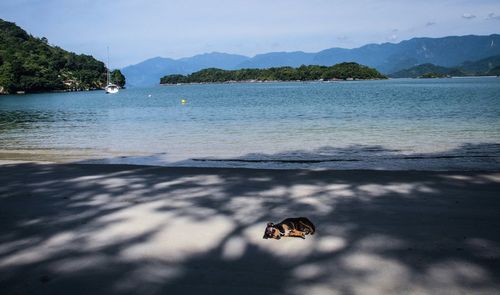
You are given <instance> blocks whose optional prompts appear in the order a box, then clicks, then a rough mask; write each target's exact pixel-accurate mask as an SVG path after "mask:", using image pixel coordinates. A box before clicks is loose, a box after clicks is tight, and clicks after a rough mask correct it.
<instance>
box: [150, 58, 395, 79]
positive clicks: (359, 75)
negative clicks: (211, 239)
mask: <svg viewBox="0 0 500 295" xmlns="http://www.w3.org/2000/svg"><path fill="white" fill-rule="evenodd" d="M348 79H356V80H366V79H386V77H385V76H384V75H382V74H380V73H379V72H378V71H377V70H375V69H372V68H369V67H366V66H363V65H359V64H357V63H352V62H351V63H340V64H337V65H334V66H330V67H326V66H301V67H298V68H292V67H280V68H269V69H241V70H232V71H231V70H221V69H215V68H210V69H204V70H201V71H198V72H195V73H192V74H190V75H187V76H183V75H169V76H165V77H163V78H161V80H160V83H161V84H179V83H221V82H242V81H245V82H256V81H313V80H348Z"/></svg>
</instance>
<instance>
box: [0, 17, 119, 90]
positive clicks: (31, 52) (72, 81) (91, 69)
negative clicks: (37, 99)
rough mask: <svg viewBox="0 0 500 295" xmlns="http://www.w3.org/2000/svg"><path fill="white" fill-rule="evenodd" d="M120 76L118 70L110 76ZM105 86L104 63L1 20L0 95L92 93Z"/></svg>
mask: <svg viewBox="0 0 500 295" xmlns="http://www.w3.org/2000/svg"><path fill="white" fill-rule="evenodd" d="M120 75H121V73H119V70H117V71H115V72H114V73H113V76H114V77H117V78H119V77H120ZM117 82H119V83H124V82H125V80H124V78H123V81H117ZM105 83H106V67H105V65H104V63H102V62H100V61H98V60H96V59H95V58H93V57H92V56H89V55H84V54H80V55H78V54H75V53H73V52H68V51H66V50H63V49H61V48H59V47H57V46H51V45H49V43H48V40H47V39H46V38H43V37H42V38H37V37H33V36H31V35H29V34H28V33H26V31H24V30H23V29H21V28H20V27H18V26H16V25H15V24H14V23H11V22H7V21H4V20H2V19H0V93H3V94H7V93H16V92H18V91H24V92H42V91H55V90H60V91H64V90H91V89H98V88H102V87H103V86H104V84H105Z"/></svg>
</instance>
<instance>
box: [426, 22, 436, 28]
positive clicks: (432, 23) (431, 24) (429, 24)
mask: <svg viewBox="0 0 500 295" xmlns="http://www.w3.org/2000/svg"><path fill="white" fill-rule="evenodd" d="M435 25H436V23H435V22H427V23H426V24H425V26H426V27H432V26H435Z"/></svg>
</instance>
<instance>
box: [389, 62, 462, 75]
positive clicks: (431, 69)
mask: <svg viewBox="0 0 500 295" xmlns="http://www.w3.org/2000/svg"><path fill="white" fill-rule="evenodd" d="M425 74H437V75H441V76H463V75H464V72H462V71H461V70H460V69H458V68H447V67H440V66H436V65H433V64H423V65H418V66H415V67H411V68H408V69H404V70H401V71H397V72H395V73H392V74H390V75H389V77H391V78H418V77H422V76H424V75H425Z"/></svg>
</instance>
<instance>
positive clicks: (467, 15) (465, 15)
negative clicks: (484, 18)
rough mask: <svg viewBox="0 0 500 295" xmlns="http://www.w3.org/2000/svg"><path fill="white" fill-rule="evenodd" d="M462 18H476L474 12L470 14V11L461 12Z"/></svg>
mask: <svg viewBox="0 0 500 295" xmlns="http://www.w3.org/2000/svg"><path fill="white" fill-rule="evenodd" d="M462 18H465V19H473V18H476V16H475V15H474V14H471V13H464V14H462Z"/></svg>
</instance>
